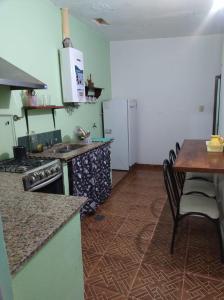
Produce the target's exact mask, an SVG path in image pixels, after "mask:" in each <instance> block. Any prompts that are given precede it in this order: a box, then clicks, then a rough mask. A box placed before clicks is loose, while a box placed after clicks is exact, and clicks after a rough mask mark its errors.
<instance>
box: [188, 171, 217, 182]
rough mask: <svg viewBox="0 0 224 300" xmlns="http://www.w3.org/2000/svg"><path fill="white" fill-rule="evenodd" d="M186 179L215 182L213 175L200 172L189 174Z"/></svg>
mask: <svg viewBox="0 0 224 300" xmlns="http://www.w3.org/2000/svg"><path fill="white" fill-rule="evenodd" d="M185 179H187V180H189V179H203V180H207V181H211V182H213V174H210V173H200V172H187V173H186V177H185Z"/></svg>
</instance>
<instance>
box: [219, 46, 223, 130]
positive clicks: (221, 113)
mask: <svg viewBox="0 0 224 300" xmlns="http://www.w3.org/2000/svg"><path fill="white" fill-rule="evenodd" d="M219 134H221V135H222V136H224V40H223V44H222V78H221V97H220V111H219Z"/></svg>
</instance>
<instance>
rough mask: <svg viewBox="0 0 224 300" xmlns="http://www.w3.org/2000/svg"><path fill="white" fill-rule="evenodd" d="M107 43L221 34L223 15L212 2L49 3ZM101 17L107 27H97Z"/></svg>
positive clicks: (83, 0) (74, 0) (119, 0)
mask: <svg viewBox="0 0 224 300" xmlns="http://www.w3.org/2000/svg"><path fill="white" fill-rule="evenodd" d="M52 1H53V3H54V4H55V5H56V6H59V7H68V8H69V10H70V14H71V15H74V16H75V17H77V18H78V19H79V20H81V21H83V22H84V23H86V24H88V25H90V26H91V27H93V28H95V29H96V30H98V31H100V32H102V33H103V35H104V36H105V37H107V38H108V39H109V40H133V39H146V38H161V37H177V36H186V35H201V34H214V33H220V32H224V12H223V11H219V12H218V13H216V14H214V13H213V14H212V13H211V12H210V11H211V7H212V4H213V0H103V1H102V0H52ZM94 18H103V19H105V20H106V21H108V22H109V23H110V25H109V26H105V25H101V26H100V25H97V24H96V23H95V22H94V21H93V19H94Z"/></svg>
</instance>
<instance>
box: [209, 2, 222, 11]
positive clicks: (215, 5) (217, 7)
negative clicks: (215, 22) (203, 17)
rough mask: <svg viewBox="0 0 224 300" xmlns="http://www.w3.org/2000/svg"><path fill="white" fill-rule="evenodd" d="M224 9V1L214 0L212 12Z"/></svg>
mask: <svg viewBox="0 0 224 300" xmlns="http://www.w3.org/2000/svg"><path fill="white" fill-rule="evenodd" d="M221 9H224V0H213V6H212V12H217V11H219V10H221Z"/></svg>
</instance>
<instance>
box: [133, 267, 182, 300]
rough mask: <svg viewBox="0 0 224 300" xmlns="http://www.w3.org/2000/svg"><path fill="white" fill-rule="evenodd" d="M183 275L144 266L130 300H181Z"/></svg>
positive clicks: (134, 285) (138, 275)
mask: <svg viewBox="0 0 224 300" xmlns="http://www.w3.org/2000/svg"><path fill="white" fill-rule="evenodd" d="M182 284H183V273H181V272H177V271H175V270H174V271H173V272H172V273H171V272H170V273H167V272H166V269H159V268H157V267H155V266H154V265H149V264H142V265H141V268H140V270H139V272H138V274H137V277H136V280H135V282H134V284H133V286H132V289H131V292H130V294H129V299H144V300H150V299H159V300H161V299H164V300H168V299H169V300H179V299H181V289H182Z"/></svg>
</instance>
